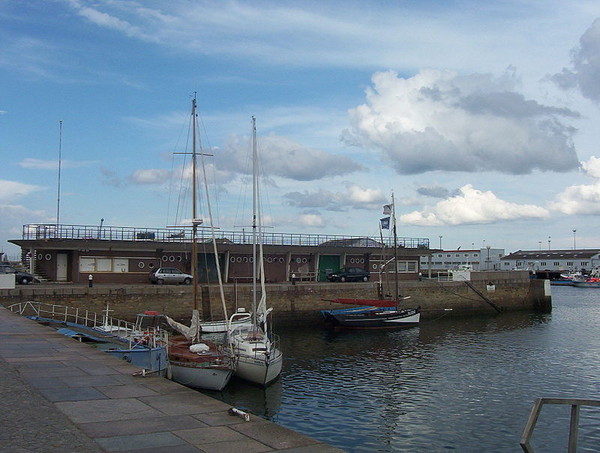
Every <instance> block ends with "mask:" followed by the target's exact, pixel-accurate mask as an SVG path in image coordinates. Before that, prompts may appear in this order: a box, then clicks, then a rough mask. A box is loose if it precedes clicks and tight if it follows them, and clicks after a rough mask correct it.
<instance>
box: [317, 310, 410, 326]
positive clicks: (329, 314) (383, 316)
mask: <svg viewBox="0 0 600 453" xmlns="http://www.w3.org/2000/svg"><path fill="white" fill-rule="evenodd" d="M321 314H322V315H323V317H324V318H325V326H326V327H327V328H329V329H405V328H408V327H414V326H418V325H419V321H420V317H421V309H420V308H401V309H398V308H395V307H374V306H369V305H366V306H360V307H355V308H345V309H344V308H342V309H337V310H321Z"/></svg>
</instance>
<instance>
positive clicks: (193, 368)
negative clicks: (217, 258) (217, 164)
mask: <svg viewBox="0 0 600 453" xmlns="http://www.w3.org/2000/svg"><path fill="white" fill-rule="evenodd" d="M192 122H193V127H192V131H193V137H192V140H193V151H192V275H193V276H194V291H193V293H194V310H193V312H192V323H191V326H190V327H187V326H184V325H182V324H180V323H177V322H176V321H174V320H172V319H171V318H168V317H167V321H168V322H169V324H170V325H171V326H172V327H173V328H175V329H176V330H178V331H179V332H181V333H182V336H176V337H172V338H170V341H169V364H170V372H171V376H172V378H173V380H175V381H176V382H179V383H180V384H183V385H186V386H188V387H194V388H202V389H207V390H222V389H223V388H225V386H226V385H227V384H228V382H229V380H230V379H231V376H232V375H233V366H234V363H233V362H232V361H231V357H230V355H229V354H230V351H229V349H226V348H224V347H223V345H221V344H217V343H215V342H213V341H209V340H207V339H202V338H200V335H201V333H202V328H201V323H200V315H199V311H198V284H199V282H198V245H197V242H196V237H197V229H198V226H199V225H200V224H201V223H202V222H201V221H200V220H198V217H197V214H196V156H197V153H196V99H195V97H194V99H193V100H192ZM204 179H205V180H206V177H205V178H204ZM207 198H208V195H207ZM209 210H210V208H209ZM209 216H210V218H211V222H210V223H211V226H212V214H211V213H210V212H209ZM213 245H215V254H216V243H215V241H214V235H213ZM219 286H220V288H221V294H222V293H223V291H222V285H221V281H220V278H219ZM222 301H223V312H224V313H225V315H224V318H225V319H227V314H226V313H227V311H226V307H225V303H224V299H223V297H222Z"/></svg>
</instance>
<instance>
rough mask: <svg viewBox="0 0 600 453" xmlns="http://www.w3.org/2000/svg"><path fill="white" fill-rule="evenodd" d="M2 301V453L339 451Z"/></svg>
mask: <svg viewBox="0 0 600 453" xmlns="http://www.w3.org/2000/svg"><path fill="white" fill-rule="evenodd" d="M138 370H139V369H138V368H137V367H135V366H134V365H131V364H129V363H127V362H124V361H123V360H120V359H118V358H116V357H112V356H110V355H109V354H106V353H104V352H102V351H99V350H97V349H95V348H93V347H91V346H89V345H86V344H84V343H80V342H77V341H75V340H73V339H71V338H68V337H65V336H64V335H61V334H60V333H58V332H56V331H55V330H53V329H51V328H48V327H45V326H42V325H40V324H38V323H36V322H34V321H31V320H29V319H27V318H24V317H21V316H19V315H17V314H14V313H11V312H10V311H8V310H6V309H5V308H3V307H1V306H0V426H1V427H2V429H0V453H21V452H23V453H32V452H43V453H59V452H60V453H69V452H73V453H75V452H77V453H79V452H86V453H88V452H89V453H96V452H124V453H133V452H135V453H164V452H168V453H229V452H231V453H234V452H235V453H238V452H240V451H241V452H244V453H261V452H271V451H286V452H288V453H317V452H319V453H321V452H322V453H338V452H341V451H342V450H339V449H337V448H334V447H332V446H329V445H326V444H323V443H321V442H319V441H317V440H315V439H312V438H310V437H307V436H304V435H302V434H299V433H296V432H294V431H291V430H289V429H286V428H283V427H281V426H278V425H276V424H275V423H272V422H269V421H266V420H263V419H261V418H260V417H257V416H252V417H251V420H250V421H249V422H246V421H244V420H242V419H241V418H239V417H233V416H231V415H229V414H228V410H229V409H230V406H229V405H227V404H225V403H223V402H222V401H218V400H215V399H214V398H211V397H209V396H208V395H205V394H203V393H200V392H197V391H195V390H192V389H189V388H187V387H185V386H182V385H180V384H178V383H176V382H173V381H170V380H168V379H165V378H162V377H159V376H145V377H142V376H136V375H135V372H137V371H138Z"/></svg>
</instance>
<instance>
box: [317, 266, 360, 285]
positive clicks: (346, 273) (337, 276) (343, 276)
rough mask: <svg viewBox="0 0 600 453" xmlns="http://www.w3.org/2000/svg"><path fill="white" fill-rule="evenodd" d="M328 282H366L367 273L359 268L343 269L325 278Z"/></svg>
mask: <svg viewBox="0 0 600 453" xmlns="http://www.w3.org/2000/svg"><path fill="white" fill-rule="evenodd" d="M327 279H328V280H329V281H330V282H368V281H369V272H368V271H366V270H364V269H361V268H360V267H343V268H341V269H340V270H339V271H336V272H332V273H331V274H329V275H328V276H327Z"/></svg>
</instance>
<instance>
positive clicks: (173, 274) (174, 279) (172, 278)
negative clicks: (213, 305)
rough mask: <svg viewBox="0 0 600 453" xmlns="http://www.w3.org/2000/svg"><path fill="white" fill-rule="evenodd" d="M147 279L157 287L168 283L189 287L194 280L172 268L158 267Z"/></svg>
mask: <svg viewBox="0 0 600 453" xmlns="http://www.w3.org/2000/svg"><path fill="white" fill-rule="evenodd" d="M149 278H150V282H151V283H156V284H158V285H164V284H168V283H176V284H184V285H190V284H191V283H192V280H193V279H194V277H193V276H191V275H190V274H186V273H185V272H181V271H180V270H179V269H176V268H174V267H159V268H158V269H155V270H153V271H152V272H150V276H149Z"/></svg>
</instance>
